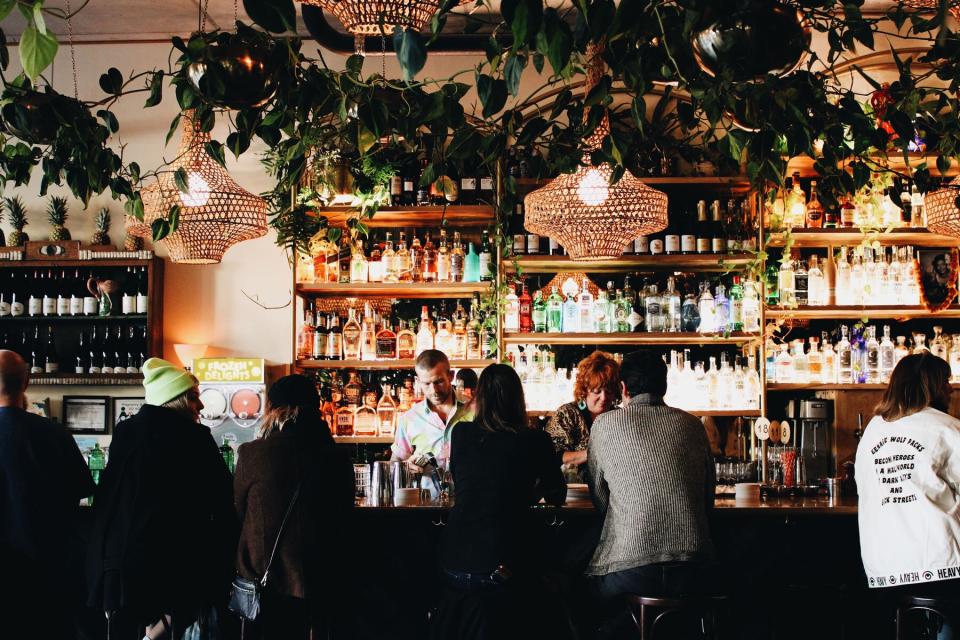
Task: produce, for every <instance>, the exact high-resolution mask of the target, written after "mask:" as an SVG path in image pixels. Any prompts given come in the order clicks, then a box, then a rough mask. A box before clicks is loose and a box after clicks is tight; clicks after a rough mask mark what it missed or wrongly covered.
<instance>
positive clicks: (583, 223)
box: [523, 44, 667, 261]
mask: <svg viewBox="0 0 960 640" xmlns="http://www.w3.org/2000/svg"><path fill="white" fill-rule="evenodd" d="M601 52H602V49H601V47H600V46H598V45H595V44H591V45H589V46H588V48H587V55H588V56H589V57H590V58H591V60H590V63H589V67H588V70H587V81H586V86H585V87H584V94H588V93H590V90H591V89H592V88H593V87H594V86H596V84H597V83H598V82H599V80H600V78H601V77H602V76H603V60H602V58H601V57H600V54H601ZM609 130H610V122H609V120H608V119H607V118H606V117H604V120H603V122H602V123H601V124H600V126H598V127H597V129H596V131H595V132H594V133H593V134H592V135H591V136H590V139H589V140H588V141H587V144H588V147H589V148H591V149H596V148H599V146H600V144H601V142H602V140H603V138H604V137H605V136H606V134H607V132H608V131H609ZM612 174H613V168H612V167H611V166H610V165H609V164H606V163H604V164H601V165H599V166H596V167H594V166H590V156H589V155H588V154H584V157H583V160H582V162H581V166H580V167H579V168H578V169H577V170H576V171H575V172H574V173H567V174H563V175H561V176H559V177H557V178H554V179H553V180H551V181H550V182H549V183H547V184H546V185H545V186H543V187H541V188H540V189H537V190H536V191H533V192H531V193H529V194H527V196H526V198H524V200H523V203H524V209H525V212H526V219H525V224H524V226H525V227H526V228H527V229H528V230H529V231H531V232H533V233H536V234H539V235H541V236H548V237H550V238H555V239H556V240H557V242H559V243H560V244H561V245H562V246H563V247H564V248H565V249H566V250H567V253H568V254H569V255H570V258H571V259H572V260H574V261H586V260H614V259H616V258H619V257H620V256H622V255H623V252H624V251H625V250H626V248H627V246H628V245H629V244H630V243H631V242H633V240H634V239H635V238H637V237H639V236H643V235H648V234H651V233H656V232H657V231H662V230H663V229H665V228H666V226H667V195H666V194H665V193H663V192H662V191H658V190H656V189H653V188H651V187H649V186H647V185H645V184H643V183H642V182H641V181H640V180H638V179H637V178H636V177H634V176H633V175H632V174H631V173H630V172H629V171H627V172H626V173H625V174H624V175H623V177H622V178H620V180H619V181H618V182H617V183H616V184H614V185H611V184H609V183H610V176H611V175H612Z"/></svg>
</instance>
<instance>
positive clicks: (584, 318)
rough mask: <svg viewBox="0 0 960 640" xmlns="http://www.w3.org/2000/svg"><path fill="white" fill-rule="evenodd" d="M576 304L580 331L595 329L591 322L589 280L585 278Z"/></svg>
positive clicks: (592, 330)
mask: <svg viewBox="0 0 960 640" xmlns="http://www.w3.org/2000/svg"><path fill="white" fill-rule="evenodd" d="M577 306H578V307H579V309H580V314H579V315H580V322H579V323H578V324H579V330H580V331H581V332H582V333H593V332H594V331H595V330H596V327H595V325H594V322H593V312H594V309H593V294H592V293H590V281H589V280H587V279H586V278H584V279H583V285H582V287H581V288H580V295H579V296H578V298H577Z"/></svg>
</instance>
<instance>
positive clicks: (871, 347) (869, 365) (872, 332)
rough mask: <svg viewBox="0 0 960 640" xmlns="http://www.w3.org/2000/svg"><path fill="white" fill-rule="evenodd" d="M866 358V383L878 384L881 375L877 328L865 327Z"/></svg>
mask: <svg viewBox="0 0 960 640" xmlns="http://www.w3.org/2000/svg"><path fill="white" fill-rule="evenodd" d="M866 331H867V343H866V350H867V357H866V371H867V382H868V383H869V384H879V383H880V381H881V379H882V375H881V370H880V343H879V342H878V341H877V328H876V327H873V326H871V327H867V329H866Z"/></svg>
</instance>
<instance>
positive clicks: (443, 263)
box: [437, 229, 452, 282]
mask: <svg viewBox="0 0 960 640" xmlns="http://www.w3.org/2000/svg"><path fill="white" fill-rule="evenodd" d="M451 262H452V260H451V255H450V249H449V248H448V247H447V230H446V229H441V230H440V248H439V249H438V250H437V282H450V281H451V272H450V268H451Z"/></svg>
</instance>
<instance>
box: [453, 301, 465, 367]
mask: <svg viewBox="0 0 960 640" xmlns="http://www.w3.org/2000/svg"><path fill="white" fill-rule="evenodd" d="M452 357H453V358H456V359H457V360H465V359H466V358H467V312H466V311H465V310H464V308H463V305H462V304H461V303H460V301H459V300H458V301H457V308H456V309H455V310H454V312H453V356H452Z"/></svg>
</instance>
